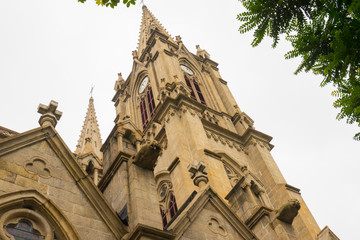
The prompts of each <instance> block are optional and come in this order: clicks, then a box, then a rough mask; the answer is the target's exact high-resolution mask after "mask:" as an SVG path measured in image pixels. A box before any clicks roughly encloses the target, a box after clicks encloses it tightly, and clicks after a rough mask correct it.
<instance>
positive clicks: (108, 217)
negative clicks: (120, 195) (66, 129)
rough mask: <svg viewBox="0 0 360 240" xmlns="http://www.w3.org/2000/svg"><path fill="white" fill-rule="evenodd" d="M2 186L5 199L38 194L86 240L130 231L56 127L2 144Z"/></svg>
mask: <svg viewBox="0 0 360 240" xmlns="http://www.w3.org/2000/svg"><path fill="white" fill-rule="evenodd" d="M0 185H1V186H2V187H1V189H0V197H1V196H3V195H7V194H10V193H14V192H21V191H26V190H34V191H36V192H39V194H41V195H42V196H44V198H46V199H48V200H49V201H51V202H53V203H54V206H56V208H57V209H59V211H61V213H62V214H63V215H64V216H65V218H67V219H68V221H69V222H70V223H71V225H72V226H74V229H75V231H76V232H77V233H78V234H79V236H80V237H81V238H82V239H118V238H119V237H120V236H123V235H124V234H125V233H126V230H125V228H124V227H123V225H122V223H121V221H120V220H119V219H118V218H117V216H116V214H115V213H114V211H113V210H112V209H111V208H110V206H109V205H108V204H107V202H106V201H105V199H104V197H103V196H102V195H101V193H100V191H99V190H98V189H97V187H96V186H95V185H94V184H93V182H92V181H91V179H90V178H89V177H88V176H87V175H86V174H85V172H84V171H83V170H82V169H81V168H80V166H79V165H78V164H77V162H76V160H75V158H74V157H73V154H72V153H71V152H70V151H69V149H68V148H67V147H66V145H65V144H64V143H63V141H62V140H61V138H60V137H59V136H58V134H57V133H56V131H55V130H54V129H53V128H52V127H46V128H37V129H34V130H31V131H29V132H26V133H22V134H19V135H17V136H14V137H10V138H8V139H6V140H5V141H2V142H0ZM0 208H1V206H0ZM34 210H36V209H34Z"/></svg>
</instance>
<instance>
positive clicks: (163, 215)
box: [160, 208, 167, 227]
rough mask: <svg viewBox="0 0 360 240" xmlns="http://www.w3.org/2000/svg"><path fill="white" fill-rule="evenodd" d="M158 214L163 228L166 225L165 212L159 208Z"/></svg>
mask: <svg viewBox="0 0 360 240" xmlns="http://www.w3.org/2000/svg"><path fill="white" fill-rule="evenodd" d="M160 214H161V219H162V224H163V227H165V226H166V224H167V219H166V214H165V211H164V210H163V209H161V208H160Z"/></svg>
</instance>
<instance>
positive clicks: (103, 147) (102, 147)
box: [100, 124, 117, 152]
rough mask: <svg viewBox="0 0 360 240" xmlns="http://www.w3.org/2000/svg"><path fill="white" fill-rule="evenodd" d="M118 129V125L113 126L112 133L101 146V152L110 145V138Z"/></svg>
mask: <svg viewBox="0 0 360 240" xmlns="http://www.w3.org/2000/svg"><path fill="white" fill-rule="evenodd" d="M116 130H117V125H116V124H115V126H114V127H113V129H112V130H111V132H110V134H109V135H108V137H107V138H106V140H105V142H104V143H103V145H102V146H101V148H100V151H101V152H104V151H105V149H106V148H107V147H108V145H109V143H110V139H111V137H112V136H113V135H114V134H115V132H116Z"/></svg>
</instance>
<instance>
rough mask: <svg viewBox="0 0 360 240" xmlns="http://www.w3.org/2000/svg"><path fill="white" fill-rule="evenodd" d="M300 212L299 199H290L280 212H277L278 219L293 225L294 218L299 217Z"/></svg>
mask: <svg viewBox="0 0 360 240" xmlns="http://www.w3.org/2000/svg"><path fill="white" fill-rule="evenodd" d="M299 210H300V202H299V200H297V199H290V200H289V201H288V202H287V203H285V204H284V205H282V206H281V208H280V209H279V210H277V211H276V213H277V216H276V218H277V219H279V220H280V221H283V222H286V223H289V224H292V222H293V220H294V218H295V217H296V216H297V215H298V212H299Z"/></svg>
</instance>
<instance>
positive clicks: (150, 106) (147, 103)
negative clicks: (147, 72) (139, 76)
mask: <svg viewBox="0 0 360 240" xmlns="http://www.w3.org/2000/svg"><path fill="white" fill-rule="evenodd" d="M148 83H149V77H148V76H145V77H144V78H143V80H142V82H141V84H140V87H139V94H140V95H141V98H140V99H141V100H140V112H141V122H142V126H143V128H145V127H146V125H147V124H148V123H149V121H150V119H151V117H152V116H153V115H154V113H155V100H154V94H153V91H152V88H151V86H150V85H149V84H148ZM145 89H146V91H145Z"/></svg>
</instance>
